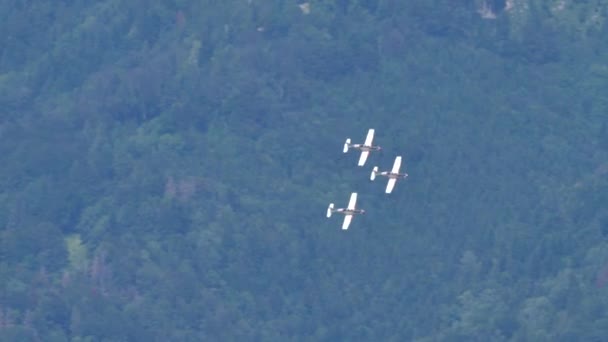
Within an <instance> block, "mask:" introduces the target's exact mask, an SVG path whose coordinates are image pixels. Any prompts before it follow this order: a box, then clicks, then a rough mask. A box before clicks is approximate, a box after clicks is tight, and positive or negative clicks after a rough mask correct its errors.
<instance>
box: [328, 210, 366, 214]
mask: <svg viewBox="0 0 608 342" xmlns="http://www.w3.org/2000/svg"><path fill="white" fill-rule="evenodd" d="M332 212H333V213H338V214H344V215H355V214H365V210H363V209H344V208H338V209H333V210H332Z"/></svg>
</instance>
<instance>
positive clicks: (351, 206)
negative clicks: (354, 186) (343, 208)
mask: <svg viewBox="0 0 608 342" xmlns="http://www.w3.org/2000/svg"><path fill="white" fill-rule="evenodd" d="M356 204H357V193H356V192H353V193H352V194H350V201H348V209H355V205H356Z"/></svg>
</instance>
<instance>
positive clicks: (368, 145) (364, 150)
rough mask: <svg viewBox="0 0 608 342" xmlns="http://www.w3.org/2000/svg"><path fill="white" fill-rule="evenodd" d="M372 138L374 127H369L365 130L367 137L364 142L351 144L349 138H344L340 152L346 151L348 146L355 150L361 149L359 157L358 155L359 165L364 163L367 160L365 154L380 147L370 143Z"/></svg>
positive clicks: (378, 149)
mask: <svg viewBox="0 0 608 342" xmlns="http://www.w3.org/2000/svg"><path fill="white" fill-rule="evenodd" d="M373 140H374V129H373V128H370V129H369V131H367V137H366V138H365V143H363V144H351V141H350V138H347V139H346V142H345V143H344V149H343V150H342V152H344V153H346V152H348V149H349V148H354V149H357V150H361V157H359V166H363V165H365V161H366V160H367V156H368V155H369V152H370V151H380V150H381V149H382V147H380V146H374V145H372V141H373Z"/></svg>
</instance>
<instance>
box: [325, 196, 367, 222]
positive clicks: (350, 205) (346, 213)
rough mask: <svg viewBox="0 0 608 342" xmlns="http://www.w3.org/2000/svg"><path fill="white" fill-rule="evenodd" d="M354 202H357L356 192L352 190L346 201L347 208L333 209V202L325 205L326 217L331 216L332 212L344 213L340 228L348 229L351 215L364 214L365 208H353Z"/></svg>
mask: <svg viewBox="0 0 608 342" xmlns="http://www.w3.org/2000/svg"><path fill="white" fill-rule="evenodd" d="M356 204H357V193H356V192H353V193H352V194H350V201H348V207H347V208H335V209H334V204H333V203H330V204H329V206H328V207H327V217H328V218H329V217H331V214H333V213H338V214H344V222H343V223H342V229H344V230H346V229H348V226H349V225H350V222H351V221H352V219H353V215H356V214H365V210H363V209H355V205H356Z"/></svg>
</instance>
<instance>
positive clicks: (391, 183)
mask: <svg viewBox="0 0 608 342" xmlns="http://www.w3.org/2000/svg"><path fill="white" fill-rule="evenodd" d="M400 167H401V156H397V158H395V163H394V164H393V169H392V170H391V171H382V172H378V167H377V166H374V169H373V170H372V174H371V176H370V177H369V179H371V180H374V179H376V176H377V175H380V176H386V177H388V184H387V185H386V193H387V194H390V193H391V191H393V188H394V187H395V183H397V179H398V178H406V177H407V173H399V168H400Z"/></svg>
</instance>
